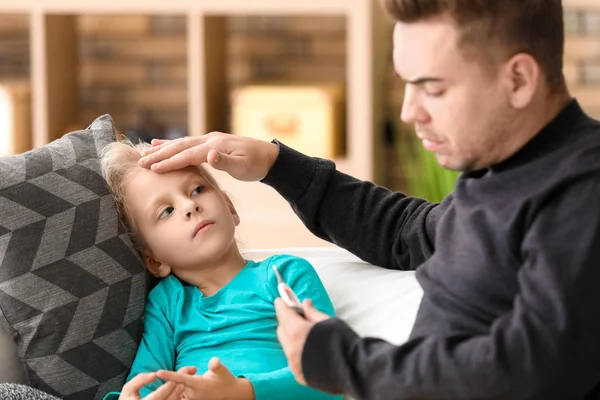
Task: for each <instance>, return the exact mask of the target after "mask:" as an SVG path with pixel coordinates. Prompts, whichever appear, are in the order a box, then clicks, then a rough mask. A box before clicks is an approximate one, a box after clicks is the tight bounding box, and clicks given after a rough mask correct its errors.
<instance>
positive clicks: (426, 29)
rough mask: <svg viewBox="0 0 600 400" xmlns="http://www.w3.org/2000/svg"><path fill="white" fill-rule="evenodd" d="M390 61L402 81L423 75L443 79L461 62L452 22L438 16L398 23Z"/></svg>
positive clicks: (412, 79) (419, 77) (417, 78)
mask: <svg viewBox="0 0 600 400" xmlns="http://www.w3.org/2000/svg"><path fill="white" fill-rule="evenodd" d="M393 61H394V67H395V69H396V72H397V73H398V75H399V76H400V77H402V78H403V79H405V80H408V81H414V80H419V79H421V78H423V77H424V76H428V77H434V78H440V79H443V78H444V77H445V76H447V75H448V74H449V73H450V72H451V70H452V69H453V68H455V67H456V66H457V65H458V64H460V61H461V60H460V55H459V54H458V48H457V33H456V31H455V29H454V27H453V25H452V24H451V23H450V22H448V21H446V20H438V19H436V20H425V21H420V22H413V23H400V22H399V23H397V24H396V26H395V28H394V49H393Z"/></svg>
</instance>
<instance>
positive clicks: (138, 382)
mask: <svg viewBox="0 0 600 400" xmlns="http://www.w3.org/2000/svg"><path fill="white" fill-rule="evenodd" d="M155 379H156V373H155V372H151V373H142V374H137V375H136V376H135V377H134V378H133V379H132V380H130V381H129V382H127V383H126V384H125V386H123V391H122V392H121V395H122V396H138V395H139V391H140V390H141V389H142V388H143V387H144V386H146V385H147V384H149V383H152V382H154V380H155Z"/></svg>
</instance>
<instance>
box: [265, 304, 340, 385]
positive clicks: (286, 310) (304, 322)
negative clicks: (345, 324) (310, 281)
mask: <svg viewBox="0 0 600 400" xmlns="http://www.w3.org/2000/svg"><path fill="white" fill-rule="evenodd" d="M302 309H303V310H304V318H302V317H301V316H300V315H298V313H297V312H296V311H294V310H293V309H292V308H290V307H289V306H288V305H287V304H285V303H284V302H283V300H281V299H276V300H275V311H276V312H277V320H278V321H279V326H278V327H277V337H278V338H279V342H280V343H281V347H283V351H284V353H285V356H286V357H287V359H288V365H289V367H290V370H291V371H292V373H293V374H294V377H295V378H296V380H297V381H298V382H299V383H300V384H302V385H306V380H305V379H304V373H303V371H302V350H303V349H304V344H305V343H306V339H307V338H308V333H309V332H310V330H311V329H312V327H313V326H315V325H316V324H317V323H318V322H321V321H324V320H326V319H329V318H331V317H330V316H329V315H327V314H324V313H322V312H320V311H317V309H315V308H314V306H313V304H312V301H310V300H304V302H303V303H302Z"/></svg>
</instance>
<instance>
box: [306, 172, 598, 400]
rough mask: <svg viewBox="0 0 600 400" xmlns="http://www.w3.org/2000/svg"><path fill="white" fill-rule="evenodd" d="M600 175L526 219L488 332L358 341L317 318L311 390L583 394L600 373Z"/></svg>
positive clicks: (311, 343)
mask: <svg viewBox="0 0 600 400" xmlns="http://www.w3.org/2000/svg"><path fill="white" fill-rule="evenodd" d="M599 178H600V177H597V176H595V177H592V179H587V180H585V181H581V182H578V183H576V184H574V185H571V186H570V187H569V188H564V187H561V188H560V189H559V190H560V193H557V194H555V195H554V196H552V197H550V198H547V199H545V201H544V204H543V205H540V207H539V210H538V211H537V212H536V213H535V217H534V218H533V219H532V221H531V222H530V223H529V229H528V230H527V233H526V234H525V236H524V238H523V241H522V245H521V252H522V255H523V262H522V265H521V267H520V270H519V271H518V273H517V280H518V285H519V294H518V295H517V296H516V298H515V299H514V302H513V308H512V310H511V311H510V312H507V313H506V314H505V315H502V316H500V317H499V318H497V319H496V320H495V321H494V322H493V324H492V325H491V326H490V330H489V332H488V333H487V334H485V335H469V334H467V333H455V334H446V335H439V336H437V335H435V336H429V337H417V338H414V339H412V340H410V341H408V342H407V343H405V344H402V345H400V346H394V345H391V344H389V343H387V342H385V341H382V340H379V339H374V338H360V337H358V335H357V334H356V333H355V332H353V331H352V330H351V329H350V327H349V326H348V325H346V324H345V323H344V322H342V321H341V320H339V319H331V320H327V321H323V322H321V323H319V324H317V325H316V326H315V327H314V328H313V329H312V331H311V332H310V334H309V337H308V339H307V342H306V344H305V347H304V352H303V356H302V363H303V370H304V372H305V377H306V379H307V382H308V383H309V385H311V386H312V387H315V388H318V389H321V390H328V391H343V392H345V393H349V394H351V395H352V396H355V397H357V398H366V399H373V400H375V399H386V400H392V399H404V398H453V399H481V398H486V399H511V400H519V399H531V398H536V399H537V398H540V399H576V398H577V399H580V398H584V396H585V394H586V393H589V392H590V391H591V390H592V388H593V387H594V386H595V385H596V384H597V382H598V371H600V341H599V340H598V338H599V337H600V309H599V308H598V307H597V305H598V304H600V290H598V285H599V282H600V268H598V261H599V260H600V246H599V245H598V244H599V243H600V207H598V203H597V201H590V200H589V199H599V198H600V184H598V182H599V181H600V179H599Z"/></svg>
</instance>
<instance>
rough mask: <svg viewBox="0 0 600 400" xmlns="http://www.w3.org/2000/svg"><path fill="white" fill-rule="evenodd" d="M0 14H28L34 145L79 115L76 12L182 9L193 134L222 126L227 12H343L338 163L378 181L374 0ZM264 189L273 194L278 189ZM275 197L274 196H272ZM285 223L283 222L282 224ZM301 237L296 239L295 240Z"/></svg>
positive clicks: (44, 3) (49, 1) (116, 4)
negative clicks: (342, 121) (342, 148)
mask: <svg viewBox="0 0 600 400" xmlns="http://www.w3.org/2000/svg"><path fill="white" fill-rule="evenodd" d="M0 13H21V14H27V15H29V20H30V24H29V25H30V44H31V57H30V58H31V86H32V114H33V138H32V139H33V146H34V147H37V146H41V145H44V144H46V143H48V142H50V141H52V140H54V139H56V138H58V137H60V136H62V135H63V134H64V133H66V132H67V130H68V129H69V128H71V127H73V124H74V123H77V121H79V120H80V118H79V117H80V115H79V107H78V98H79V86H78V82H77V76H78V73H77V71H78V68H79V66H78V53H77V48H78V46H77V40H78V38H77V33H76V16H77V15H81V14H109V15H113V14H114V15H128V14H153V15H161V14H169V15H185V16H186V18H187V50H188V51H187V71H188V79H187V82H188V83H187V92H188V102H187V109H188V125H189V126H188V131H189V133H190V134H191V135H202V134H204V133H206V132H209V131H212V130H224V129H225V126H226V119H225V118H226V117H227V116H226V114H225V110H226V109H227V101H228V87H227V82H226V78H227V77H226V68H225V67H224V66H226V65H227V59H226V51H225V49H226V40H227V37H226V29H225V23H226V17H228V16H234V15H254V16H258V15H261V16H294V15H305V16H306V15H314V16H332V15H335V16H342V17H344V18H345V19H346V46H347V48H346V50H347V51H346V54H347V57H346V77H345V84H346V127H347V129H346V143H347V146H346V149H347V150H346V157H345V158H344V159H342V160H337V161H338V169H340V170H341V171H343V172H346V173H348V174H351V175H354V176H356V177H358V178H360V179H365V180H372V181H375V182H378V183H379V182H381V181H383V179H382V165H381V164H382V162H381V154H383V149H382V147H383V140H382V135H381V134H380V131H381V127H382V125H383V121H382V118H383V110H384V107H383V96H382V94H381V91H382V88H383V85H384V78H385V73H384V72H385V69H384V68H385V67H386V65H387V63H388V62H389V58H390V55H389V54H387V52H388V51H389V46H388V43H389V37H387V36H388V35H389V29H388V28H389V23H388V21H387V20H386V19H385V17H384V16H383V12H382V10H381V7H380V5H379V2H378V1H374V0H302V1H297V2H286V1H281V0H252V1H246V0H169V1H162V0H160V1H158V0H129V1H123V0H102V1H98V2H88V1H81V0H19V1H14V0H0ZM87 122H91V121H87ZM265 196H267V197H269V196H270V198H274V197H276V195H275V194H265ZM269 201H271V200H269ZM269 201H266V202H265V201H263V204H266V205H265V207H268V204H269ZM272 202H276V200H274V199H272ZM286 213H287V214H286V215H287V217H290V216H293V214H290V213H291V211H286ZM258 214H260V212H257V214H256V215H258ZM287 217H286V218H287ZM290 218H291V217H290ZM283 220H285V218H284V219H283ZM290 220H291V219H290ZM294 221H296V220H295V217H294ZM296 223H297V222H294V224H296ZM285 229H286V227H285V224H284V225H282V226H281V230H282V231H283V230H285ZM303 243H305V242H300V245H301V244H303ZM311 243H312V242H311ZM252 244H253V245H254V243H252Z"/></svg>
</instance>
